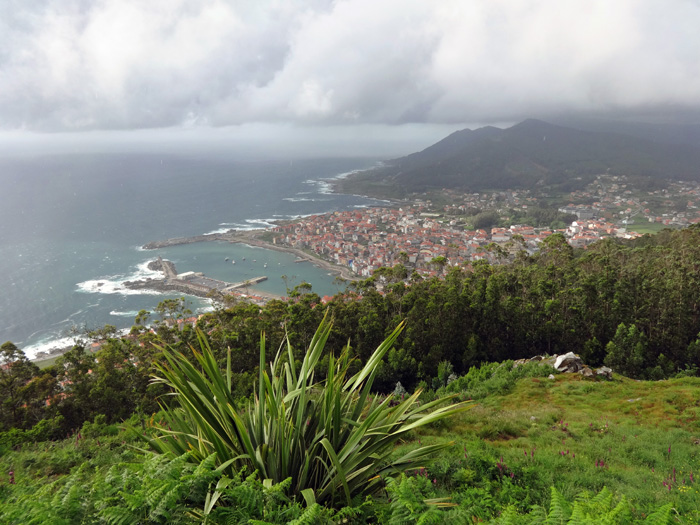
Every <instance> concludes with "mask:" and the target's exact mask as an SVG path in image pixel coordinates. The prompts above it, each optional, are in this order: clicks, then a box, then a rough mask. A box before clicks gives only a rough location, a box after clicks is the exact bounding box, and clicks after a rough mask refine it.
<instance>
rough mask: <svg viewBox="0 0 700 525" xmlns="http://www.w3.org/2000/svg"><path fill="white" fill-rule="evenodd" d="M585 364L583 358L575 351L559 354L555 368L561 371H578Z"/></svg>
mask: <svg viewBox="0 0 700 525" xmlns="http://www.w3.org/2000/svg"><path fill="white" fill-rule="evenodd" d="M583 366H584V365H583V361H581V358H580V357H579V356H577V355H576V354H574V353H573V352H569V353H568V354H563V355H560V356H557V359H556V361H554V369H555V370H557V371H559V372H578V371H579V370H581V369H582V368H583Z"/></svg>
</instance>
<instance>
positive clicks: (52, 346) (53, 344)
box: [22, 337, 76, 359]
mask: <svg viewBox="0 0 700 525" xmlns="http://www.w3.org/2000/svg"><path fill="white" fill-rule="evenodd" d="M75 340H76V337H60V338H57V339H46V340H44V341H40V342H38V343H36V344H33V345H30V346H27V347H25V348H23V349H22V350H23V351H24V353H25V355H26V356H27V357H28V358H29V359H34V358H35V357H36V355H37V354H38V353H39V352H46V353H47V354H50V353H51V351H52V350H64V349H67V348H70V347H72V346H73V345H74V344H75Z"/></svg>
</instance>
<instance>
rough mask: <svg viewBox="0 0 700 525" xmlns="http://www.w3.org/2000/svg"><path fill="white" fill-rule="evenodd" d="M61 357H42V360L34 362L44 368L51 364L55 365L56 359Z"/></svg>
mask: <svg viewBox="0 0 700 525" xmlns="http://www.w3.org/2000/svg"><path fill="white" fill-rule="evenodd" d="M59 357H61V356H60V355H57V356H55V357H49V358H47V359H42V360H40V361H34V364H35V365H36V366H38V367H39V368H40V369H41V370H43V369H44V368H48V367H50V366H53V365H55V364H56V361H57V360H58V358H59Z"/></svg>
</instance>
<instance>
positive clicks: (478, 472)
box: [0, 374, 700, 523]
mask: <svg viewBox="0 0 700 525" xmlns="http://www.w3.org/2000/svg"><path fill="white" fill-rule="evenodd" d="M699 415H700V379H697V378H685V379H675V380H670V381H660V382H639V381H632V380H628V379H624V378H616V380H615V381H611V382H602V381H600V382H599V381H595V380H586V379H583V378H582V377H581V376H578V375H567V374H560V375H557V376H556V378H555V379H547V378H544V377H539V378H525V379H521V380H519V381H517V382H515V383H514V384H513V388H512V390H510V391H509V392H508V393H506V394H491V395H488V396H486V397H484V398H483V399H480V400H478V401H476V402H475V406H474V408H473V409H472V410H471V411H468V412H466V413H463V414H462V415H460V416H458V417H456V418H454V419H452V420H451V421H449V422H447V423H441V424H440V425H438V426H434V427H432V428H428V429H424V430H423V431H422V432H421V433H420V434H417V435H414V436H413V439H412V440H411V441H409V442H406V443H405V444H403V445H402V447H401V448H402V449H404V450H405V449H411V448H416V447H417V446H418V444H419V441H420V442H422V444H423V445H426V444H430V443H433V442H441V441H445V440H450V441H455V446H454V447H452V448H451V449H450V451H449V452H447V453H443V454H441V455H440V457H439V458H438V459H437V461H436V462H435V463H434V464H432V465H430V466H429V467H428V469H427V471H423V472H425V475H427V476H428V477H429V479H430V480H431V483H430V485H431V486H432V489H433V490H434V491H435V495H436V496H448V497H450V498H452V501H454V502H456V503H458V504H459V505H460V507H461V508H466V509H467V511H468V512H469V513H470V515H472V516H475V517H478V518H481V519H484V520H488V519H489V518H492V517H495V516H497V515H498V514H499V512H500V511H501V510H502V509H503V508H504V507H505V506H506V505H514V506H515V507H516V508H518V509H519V510H520V511H522V512H525V511H527V510H529V508H530V506H531V505H543V506H545V507H546V506H548V505H549V496H550V492H549V487H550V486H556V487H557V488H558V489H559V490H560V491H561V492H562V493H563V494H564V496H565V497H566V498H567V499H568V500H569V501H571V500H573V499H574V497H576V496H577V495H579V494H580V493H581V492H582V491H584V490H588V491H591V492H597V491H599V490H600V489H601V488H602V487H603V486H607V487H608V488H609V489H611V490H612V491H613V492H614V493H615V494H616V495H617V496H618V497H619V496H622V495H625V496H626V497H627V498H628V499H629V500H630V501H631V502H632V504H633V505H634V507H635V508H636V510H637V513H638V516H642V515H643V514H644V513H646V512H648V511H649V510H650V509H654V508H658V507H659V506H660V505H662V504H664V503H666V502H672V503H673V505H674V507H675V508H676V509H677V510H678V512H679V513H680V514H681V515H682V516H684V518H685V520H686V522H688V523H692V522H694V521H695V520H698V521H700V519H699V518H700V494H699V493H698V486H697V483H698V482H699V481H698V478H697V477H696V476H697V475H698V474H700V444H699V443H700V422H699V420H698V416H699ZM88 427H92V431H91V429H90V428H88ZM98 435H99V437H98ZM129 441H131V440H130V439H129V438H128V437H127V436H126V435H125V434H124V433H123V432H119V431H118V430H117V428H116V427H114V426H91V425H90V424H87V425H86V427H85V428H84V429H83V433H82V439H80V440H76V438H75V437H73V438H71V439H69V440H66V441H64V442H60V443H38V444H26V445H24V446H22V447H20V449H19V450H16V451H6V452H5V453H4V454H3V455H2V457H0V501H3V500H4V501H12V500H13V499H14V498H13V493H14V492H15V490H14V489H15V488H16V489H18V490H20V493H26V491H31V490H34V489H32V488H30V487H33V486H34V487H35V486H37V485H42V484H44V483H47V482H49V481H51V480H55V479H57V478H60V477H62V476H63V475H65V474H68V473H69V472H70V471H71V470H72V469H74V468H77V467H78V466H79V465H81V464H83V463H87V465H88V466H90V467H93V468H98V469H106V468H108V467H109V466H110V465H111V464H114V463H116V462H119V461H141V460H142V457H141V455H140V454H139V452H138V451H136V450H134V449H133V448H132V447H130V446H129V445H130V444H131V443H129ZM669 447H670V448H671V452H670V454H669V452H668V450H669ZM398 452H400V451H397V453H398ZM526 453H527V455H526ZM601 461H602V462H604V466H602V467H601V466H596V465H597V464H598V465H600V462H601ZM499 465H500V467H499ZM416 467H417V468H418V467H420V465H416ZM674 468H675V475H676V480H675V481H673V475H674ZM9 470H14V471H15V476H16V479H17V485H15V486H14V487H12V486H9V485H7V484H6V482H7V475H8V471H9ZM691 471H692V472H693V477H695V482H691V481H690V472H691ZM511 474H512V477H511ZM42 478H43V480H42ZM433 480H434V482H433ZM664 483H666V485H664ZM22 486H23V487H24V488H22ZM11 487H12V488H11ZM669 487H670V489H669Z"/></svg>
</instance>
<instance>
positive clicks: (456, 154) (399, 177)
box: [369, 119, 700, 193]
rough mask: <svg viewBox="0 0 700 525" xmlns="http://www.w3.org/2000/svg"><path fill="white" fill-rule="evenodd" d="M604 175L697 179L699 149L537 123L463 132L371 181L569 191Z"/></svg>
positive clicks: (411, 187) (416, 187)
mask: <svg viewBox="0 0 700 525" xmlns="http://www.w3.org/2000/svg"><path fill="white" fill-rule="evenodd" d="M603 172H610V173H619V174H625V175H631V176H642V177H648V178H652V179H658V180H663V179H685V180H697V179H700V148H699V147H696V146H691V145H687V144H666V143H659V142H652V141H649V140H645V139H642V138H638V137H632V136H629V135H622V134H615V133H603V132H595V131H582V130H578V129H573V128H567V127H563V126H555V125H553V124H549V123H547V122H543V121H540V120H532V119H530V120H525V121H523V122H521V123H519V124H516V125H515V126H513V127H511V128H508V129H498V128H494V127H485V128H480V129H477V130H473V131H472V130H468V129H465V130H462V131H457V132H455V133H452V134H451V135H449V136H448V137H446V138H444V139H443V140H441V141H440V142H437V143H436V144H433V145H432V146H430V147H428V148H426V149H425V150H423V151H421V152H418V153H413V154H411V155H408V156H406V157H401V158H399V159H395V160H392V161H389V162H387V164H386V166H384V167H382V168H380V169H378V170H375V171H374V172H372V173H371V174H370V175H369V179H373V180H378V181H381V182H382V183H383V184H385V185H389V186H395V187H397V188H402V189H403V190H404V191H406V192H408V193H410V192H421V191H425V190H428V189H430V188H441V187H444V188H458V189H465V190H470V191H480V190H484V189H499V188H527V187H532V186H534V185H535V184H548V185H563V186H566V185H570V184H571V183H572V181H575V180H577V179H578V178H579V177H580V178H581V179H580V180H584V179H588V178H590V177H592V176H593V175H595V174H599V173H603ZM574 185H578V184H576V183H574ZM562 189H567V188H566V187H563V188H562Z"/></svg>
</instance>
